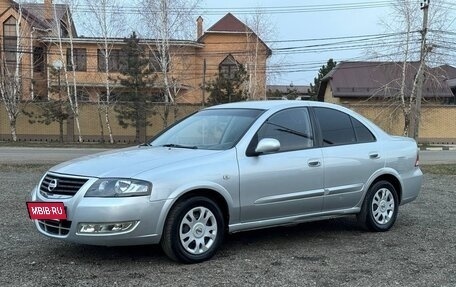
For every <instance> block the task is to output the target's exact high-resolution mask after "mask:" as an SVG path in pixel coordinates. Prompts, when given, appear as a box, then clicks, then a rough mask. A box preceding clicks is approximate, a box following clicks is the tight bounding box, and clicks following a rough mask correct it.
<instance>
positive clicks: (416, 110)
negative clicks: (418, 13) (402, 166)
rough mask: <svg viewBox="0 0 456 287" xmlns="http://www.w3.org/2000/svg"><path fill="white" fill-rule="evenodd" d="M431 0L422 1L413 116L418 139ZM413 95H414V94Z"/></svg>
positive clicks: (413, 124)
mask: <svg viewBox="0 0 456 287" xmlns="http://www.w3.org/2000/svg"><path fill="white" fill-rule="evenodd" d="M430 1H431V0H423V2H421V10H423V29H422V30H421V49H420V66H419V68H418V74H417V75H416V76H417V91H416V104H415V107H414V111H413V113H412V117H411V128H412V137H413V138H414V139H415V140H418V135H419V129H420V118H421V98H422V97H423V83H424V68H425V65H426V63H425V60H426V56H427V52H428V51H427V50H428V47H427V45H426V35H427V32H428V13H429V4H430ZM412 96H413V95H412Z"/></svg>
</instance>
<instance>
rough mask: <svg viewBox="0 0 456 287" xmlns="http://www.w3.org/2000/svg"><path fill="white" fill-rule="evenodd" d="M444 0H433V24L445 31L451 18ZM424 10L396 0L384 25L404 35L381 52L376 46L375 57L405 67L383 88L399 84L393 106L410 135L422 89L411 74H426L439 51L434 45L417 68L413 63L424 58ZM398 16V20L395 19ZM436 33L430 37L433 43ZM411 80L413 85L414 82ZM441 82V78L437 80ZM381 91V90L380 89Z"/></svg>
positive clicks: (431, 14) (426, 48) (433, 27)
mask: <svg viewBox="0 0 456 287" xmlns="http://www.w3.org/2000/svg"><path fill="white" fill-rule="evenodd" d="M441 2H442V0H434V1H433V3H432V9H431V10H430V13H429V27H432V29H436V30H439V31H440V30H441V29H443V27H445V23H448V21H446V19H447V11H445V10H444V9H442V6H441V5H439V3H441ZM422 13H423V12H422V11H421V10H420V6H419V3H417V2H416V1H411V0H396V1H395V2H394V4H393V5H392V13H391V14H389V19H388V20H383V21H382V24H383V25H384V26H385V29H386V30H387V31H388V32H391V31H394V32H399V33H400V35H402V38H400V39H397V41H391V39H390V40H389V41H390V42H389V43H385V44H387V45H386V46H389V47H390V48H389V49H384V47H385V45H382V47H383V50H382V51H378V50H376V49H375V48H374V49H373V53H372V51H371V54H373V55H374V57H375V58H379V59H382V58H383V59H387V60H389V61H391V62H395V63H396V64H397V65H399V68H400V70H401V74H400V77H399V78H397V79H393V80H392V82H390V83H387V84H386V85H385V86H384V87H382V89H383V90H389V91H391V90H392V89H391V88H392V87H398V89H397V92H395V95H394V96H393V97H391V100H390V101H389V107H390V108H392V109H393V110H397V109H399V110H400V111H401V113H402V115H403V118H404V128H403V134H404V135H405V136H409V135H410V132H411V130H410V129H411V122H412V121H413V120H415V119H412V117H413V115H414V113H413V111H414V107H415V106H416V100H417V92H418V89H419V78H418V77H416V76H415V77H411V76H410V75H412V74H413V75H419V74H420V73H421V72H425V73H426V68H427V66H428V64H430V63H432V62H433V61H435V60H436V58H435V57H436V56H437V54H435V55H434V54H433V53H432V52H433V51H432V49H430V47H431V46H430V45H429V46H427V47H424V50H423V55H422V57H424V59H423V61H421V62H420V63H419V65H418V67H416V65H412V64H411V63H412V62H418V61H419V60H420V50H421V48H420V43H421V39H420V34H421V35H422V34H423V32H424V31H423V30H422ZM391 18H394V19H395V20H394V21H391ZM432 38H433V36H432V35H431V36H430V37H429V39H430V42H432ZM427 77H428V78H433V75H432V74H427ZM410 79H412V80H411V82H412V83H411V85H410ZM435 80H436V82H437V83H438V81H437V79H435ZM379 92H380V91H379Z"/></svg>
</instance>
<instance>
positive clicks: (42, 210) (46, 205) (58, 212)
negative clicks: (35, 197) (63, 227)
mask: <svg viewBox="0 0 456 287" xmlns="http://www.w3.org/2000/svg"><path fill="white" fill-rule="evenodd" d="M27 210H28V214H29V217H30V219H58V220H60V219H67V214H66V210H65V206H64V205H63V202H27Z"/></svg>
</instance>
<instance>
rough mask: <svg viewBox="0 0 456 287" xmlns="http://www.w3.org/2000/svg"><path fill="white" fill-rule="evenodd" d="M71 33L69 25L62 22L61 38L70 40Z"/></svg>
mask: <svg viewBox="0 0 456 287" xmlns="http://www.w3.org/2000/svg"><path fill="white" fill-rule="evenodd" d="M69 36H70V33H69V32H68V27H67V24H66V23H65V22H63V21H60V37H62V38H68V37H69Z"/></svg>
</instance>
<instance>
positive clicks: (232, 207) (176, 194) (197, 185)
mask: <svg viewBox="0 0 456 287" xmlns="http://www.w3.org/2000/svg"><path fill="white" fill-rule="evenodd" d="M195 190H207V191H208V192H214V193H217V194H219V195H221V196H222V197H223V198H224V199H225V201H226V203H227V206H228V212H229V215H230V216H229V218H230V221H233V222H238V221H239V216H238V215H239V212H236V209H239V204H235V202H234V200H233V198H232V196H231V194H230V193H229V192H228V190H226V189H225V188H224V187H223V186H221V185H220V184H217V183H213V182H194V183H192V184H186V185H182V186H180V187H179V188H177V189H176V190H174V191H173V192H172V193H171V194H170V195H169V197H168V198H169V199H168V200H166V202H165V204H164V205H163V208H162V212H161V213H160V218H159V219H158V225H157V232H158V233H159V234H162V233H163V228H164V226H165V222H166V218H167V217H168V214H169V212H170V210H171V208H172V207H173V206H174V204H175V203H176V202H177V201H178V200H179V199H180V198H182V196H184V195H185V194H187V193H189V192H192V191H195ZM227 224H231V223H230V222H228V223H227Z"/></svg>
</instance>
